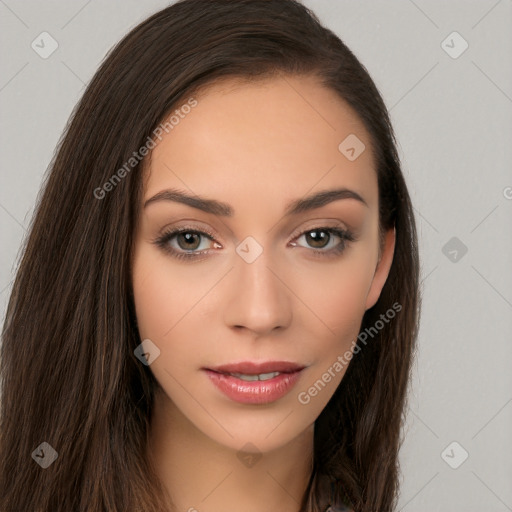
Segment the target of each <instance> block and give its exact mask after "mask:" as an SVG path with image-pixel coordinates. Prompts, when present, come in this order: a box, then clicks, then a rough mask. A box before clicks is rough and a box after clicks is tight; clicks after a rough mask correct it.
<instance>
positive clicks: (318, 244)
mask: <svg viewBox="0 0 512 512" xmlns="http://www.w3.org/2000/svg"><path fill="white" fill-rule="evenodd" d="M301 239H304V240H305V242H306V244H308V245H307V246H304V245H302V244H300V245H301V247H306V248H311V249H314V252H315V253H319V254H322V253H325V254H329V255H330V254H339V253H341V252H343V251H344V250H345V248H346V246H347V244H348V242H353V241H354V240H355V238H354V236H353V235H352V234H351V233H350V232H349V231H345V230H342V229H338V228H330V227H318V228H313V229H308V230H307V231H304V232H303V233H302V234H301V235H299V236H298V237H297V238H296V240H301ZM292 245H294V246H296V245H297V243H292Z"/></svg>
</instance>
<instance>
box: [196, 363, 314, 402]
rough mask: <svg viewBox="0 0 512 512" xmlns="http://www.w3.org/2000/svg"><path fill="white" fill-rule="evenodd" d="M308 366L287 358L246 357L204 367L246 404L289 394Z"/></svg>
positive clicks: (229, 393) (221, 387)
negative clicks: (248, 358)
mask: <svg viewBox="0 0 512 512" xmlns="http://www.w3.org/2000/svg"><path fill="white" fill-rule="evenodd" d="M304 368H305V367H304V366H302V365H298V364H295V363H289V362H285V361H268V362H262V363H256V362H250V361H246V362H241V363H235V364H226V365H221V366H216V367H212V368H203V370H204V371H205V372H206V374H207V375H208V377H209V378H210V380H211V382H212V383H213V384H214V385H215V386H216V387H217V388H218V389H219V390H220V391H221V392H222V393H224V394H225V395H226V396H227V397H228V398H230V399H231V400H233V401H235V402H238V403H242V404H268V403H271V402H275V401H276V400H279V399H280V398H282V397H283V396H285V395H286V394H287V393H288V392H289V391H290V390H291V389H292V388H293V386H294V385H295V384H296V382H297V381H298V379H299V378H300V375H301V371H302V370H303V369H304Z"/></svg>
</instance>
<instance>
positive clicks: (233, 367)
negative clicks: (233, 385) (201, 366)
mask: <svg viewBox="0 0 512 512" xmlns="http://www.w3.org/2000/svg"><path fill="white" fill-rule="evenodd" d="M303 368H304V365H300V364H297V363H291V362H288V361H263V362H260V363H257V362H255V361H242V362H239V363H232V364H223V365H221V366H212V367H209V368H205V369H206V370H212V371H214V372H218V373H245V374H248V375H257V374H260V373H271V372H281V373H292V372H296V371H299V370H302V369H303Z"/></svg>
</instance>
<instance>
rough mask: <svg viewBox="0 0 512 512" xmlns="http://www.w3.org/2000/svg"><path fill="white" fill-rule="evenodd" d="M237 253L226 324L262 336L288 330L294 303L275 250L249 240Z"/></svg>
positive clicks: (241, 245)
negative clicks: (279, 330) (275, 331)
mask: <svg viewBox="0 0 512 512" xmlns="http://www.w3.org/2000/svg"><path fill="white" fill-rule="evenodd" d="M236 252H237V255H236V259H235V268H234V269H233V272H232V280H233V281H232V283H233V284H232V290H233V291H232V294H231V296H230V302H229V304H228V305H227V310H226V313H225V320H226V323H227V324H228V325H229V326H238V327H245V328H247V329H249V330H252V331H254V332H258V333H259V334H264V333H268V332H270V331H272V330H274V329H275V328H277V327H286V326H287V325H288V324H289V323H290V321H291V316H292V311H291V300H290V296H289V291H288V289H287V287H286V286H285V285H284V284H283V282H282V281H281V280H283V281H285V279H284V276H282V277H281V276H280V275H279V274H280V273H281V271H280V270H279V268H280V267H279V265H278V262H277V261H276V258H274V257H273V254H272V251H270V250H266V249H264V248H263V247H262V246H261V245H260V244H259V243H258V242H256V241H255V240H254V239H251V237H247V239H245V240H243V241H242V242H241V243H240V244H239V245H238V247H237V250H236ZM276 274H277V275H276ZM278 276H279V277H278Z"/></svg>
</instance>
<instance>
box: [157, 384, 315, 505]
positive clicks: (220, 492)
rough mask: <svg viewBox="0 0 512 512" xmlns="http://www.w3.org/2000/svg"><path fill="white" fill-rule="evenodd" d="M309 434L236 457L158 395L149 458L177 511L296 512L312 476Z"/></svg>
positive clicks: (235, 453)
mask: <svg viewBox="0 0 512 512" xmlns="http://www.w3.org/2000/svg"><path fill="white" fill-rule="evenodd" d="M313 432H314V431H313V427H311V428H310V429H308V430H306V431H305V432H303V433H302V434H301V435H300V436H299V437H297V438H295V439H293V440H292V441H290V442H289V443H288V444H287V445H285V446H282V447H279V448H278V449H275V450H273V451H271V452H266V453H263V454H260V453H252V454H251V453H240V452H237V451H236V450H234V449H232V448H229V447H226V446H223V445H221V444H219V443H217V442H216V441H214V440H213V439H211V438H210V437H208V436H207V435H206V434H204V433H203V432H201V431H200V430H198V429H197V428H196V427H195V426H194V425H193V424H192V423H190V421H189V420H188V419H187V418H186V417H185V416H184V415H183V414H182V413H181V412H180V411H179V410H178V409H177V408H176V407H175V406H174V404H172V402H171V401H170V400H169V399H168V398H167V397H166V396H162V395H161V394H160V395H159V394H158V393H157V396H156V397H155V407H154V411H153V416H152V418H151V431H150V444H149V456H150V459H151V461H152V464H153V466H154V467H155V470H156V473H157V476H158V477H159V478H160V479H161V481H162V483H163V485H164V488H165V489H166V490H167V492H168V493H169V496H170V497H171V499H172V502H173V504H174V506H175V509H174V510H176V511H189V512H194V511H196V512H235V511H239V510H244V511H246V512H267V511H268V510H279V511H280V512H299V510H300V505H301V503H302V499H303V496H304V493H305V491H306V488H307V485H308V482H309V479H310V477H311V471H312V465H313ZM173 512H174V511H173Z"/></svg>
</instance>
